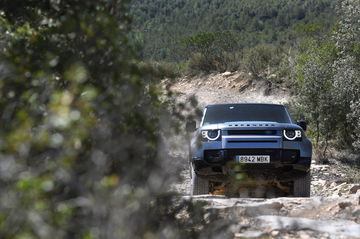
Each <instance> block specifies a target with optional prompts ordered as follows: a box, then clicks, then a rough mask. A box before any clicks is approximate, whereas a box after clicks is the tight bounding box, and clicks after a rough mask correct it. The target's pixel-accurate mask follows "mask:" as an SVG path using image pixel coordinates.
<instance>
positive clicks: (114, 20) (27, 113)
mask: <svg viewBox="0 0 360 239" xmlns="http://www.w3.org/2000/svg"><path fill="white" fill-rule="evenodd" d="M126 6H127V1H120V0H115V1H107V0H96V1H95V0H89V1H71V0H61V1H45V0H36V1H33V0H30V1H20V0H11V1H9V0H4V1H1V3H0V31H1V38H0V94H1V97H0V109H1V110H0V112H1V114H0V117H1V122H2V123H1V126H0V135H1V138H0V142H1V143H0V238H4V239H6V238H203V237H204V238H208V237H210V236H212V237H216V236H218V235H219V234H218V233H220V232H221V231H222V230H223V229H224V228H225V227H224V222H223V223H219V224H215V225H214V224H211V221H213V220H216V219H214V218H213V217H216V215H212V216H211V218H207V219H206V220H205V218H204V217H203V209H202V208H201V207H197V206H196V205H194V204H192V203H190V202H186V201H183V200H180V199H178V198H177V197H174V195H173V194H172V193H170V192H169V186H170V184H171V183H172V182H173V181H174V180H176V179H177V178H178V170H177V168H176V164H175V162H173V161H171V160H169V159H170V157H169V155H168V149H167V145H169V140H168V137H169V135H172V134H174V133H175V132H178V130H179V129H178V124H177V123H176V122H177V121H176V120H177V119H183V117H184V116H182V114H181V111H182V110H186V109H188V110H191V107H190V106H188V105H182V107H181V108H178V107H175V105H174V104H173V100H172V99H171V97H170V96H171V93H169V94H168V95H167V96H168V97H164V96H163V95H162V94H161V93H160V92H161V91H160V89H159V87H157V85H156V84H155V82H156V80H157V77H156V76H154V72H153V71H152V70H149V69H148V68H146V67H141V66H139V65H138V64H136V62H137V60H136V52H134V51H133V50H132V49H133V48H132V47H131V46H130V43H129V40H128V38H127V34H128V32H129V23H130V19H129V17H128V15H127V8H126ZM161 74H163V73H161ZM169 97H170V98H169ZM169 106H172V107H169ZM169 108H171V111H169V110H168V109H169ZM210 219H211V220H210Z"/></svg>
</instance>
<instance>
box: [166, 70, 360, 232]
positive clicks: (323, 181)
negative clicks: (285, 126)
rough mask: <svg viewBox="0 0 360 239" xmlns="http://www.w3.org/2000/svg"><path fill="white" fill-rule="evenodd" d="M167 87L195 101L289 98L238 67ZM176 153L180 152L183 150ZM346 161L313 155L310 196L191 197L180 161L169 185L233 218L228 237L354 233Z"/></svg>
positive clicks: (359, 221) (356, 188) (358, 226)
mask: <svg viewBox="0 0 360 239" xmlns="http://www.w3.org/2000/svg"><path fill="white" fill-rule="evenodd" d="M172 89H173V90H174V91H176V92H178V93H179V96H180V97H179V98H180V99H181V100H185V99H186V98H187V97H189V96H191V95H195V96H196V97H197V99H198V101H199V105H200V106H204V105H207V104H212V103H230V102H263V103H281V104H284V103H286V102H288V101H289V100H290V98H291V95H290V94H289V93H288V90H287V89H286V88H283V87H282V86H281V85H277V84H274V83H272V82H271V80H264V81H258V82H257V81H254V80H251V77H249V75H247V74H245V73H240V72H234V73H230V72H226V73H223V74H212V75H209V76H203V77H197V78H183V79H179V80H178V81H177V82H176V83H175V84H174V85H173V86H172ZM176 157H177V158H186V156H185V155H184V151H183V152H182V153H178V154H177V155H176ZM184 161H185V160H184ZM347 167H348V166H347V165H344V164H341V163H339V162H338V161H337V160H336V159H332V158H330V159H329V160H328V162H327V164H322V163H319V162H316V161H315V160H313V162H312V168H311V174H312V184H311V197H310V198H294V197H287V198H285V197H281V198H269V199H267V198H226V197H225V196H223V195H203V196H195V197H191V196H190V195H189V192H190V182H191V179H190V175H189V171H188V168H187V164H186V163H184V170H183V172H182V177H183V179H184V180H183V181H182V182H181V183H179V184H176V185H174V189H175V190H176V191H178V192H179V193H180V194H182V195H183V198H184V200H195V201H203V202H206V205H207V206H206V209H207V210H208V211H209V213H214V212H216V213H218V214H219V215H221V217H223V218H224V219H228V220H230V221H232V222H235V223H234V225H233V226H232V227H231V231H232V233H233V235H234V238H304V239H305V238H324V239H325V238H346V239H348V238H360V185H358V184H351V183H348V182H349V180H348V178H347V177H348V175H347Z"/></svg>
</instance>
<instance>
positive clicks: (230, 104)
mask: <svg viewBox="0 0 360 239" xmlns="http://www.w3.org/2000/svg"><path fill="white" fill-rule="evenodd" d="M218 105H273V106H284V105H282V104H270V103H226V104H211V105H207V106H205V108H207V107H212V106H218Z"/></svg>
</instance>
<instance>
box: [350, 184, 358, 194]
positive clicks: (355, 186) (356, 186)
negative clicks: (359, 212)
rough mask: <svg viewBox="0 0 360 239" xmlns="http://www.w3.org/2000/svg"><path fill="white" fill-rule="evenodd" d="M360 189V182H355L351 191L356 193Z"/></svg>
mask: <svg viewBox="0 0 360 239" xmlns="http://www.w3.org/2000/svg"><path fill="white" fill-rule="evenodd" d="M359 189H360V184H355V185H354V186H352V187H351V188H350V190H349V191H350V193H351V194H355V193H357V191H358V190H359Z"/></svg>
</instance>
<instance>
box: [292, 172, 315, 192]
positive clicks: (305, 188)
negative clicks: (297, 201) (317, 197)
mask: <svg viewBox="0 0 360 239" xmlns="http://www.w3.org/2000/svg"><path fill="white" fill-rule="evenodd" d="M310 185H311V174H310V172H307V173H306V174H305V175H304V176H302V177H300V178H298V179H296V180H295V181H294V196H295V197H310Z"/></svg>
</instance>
